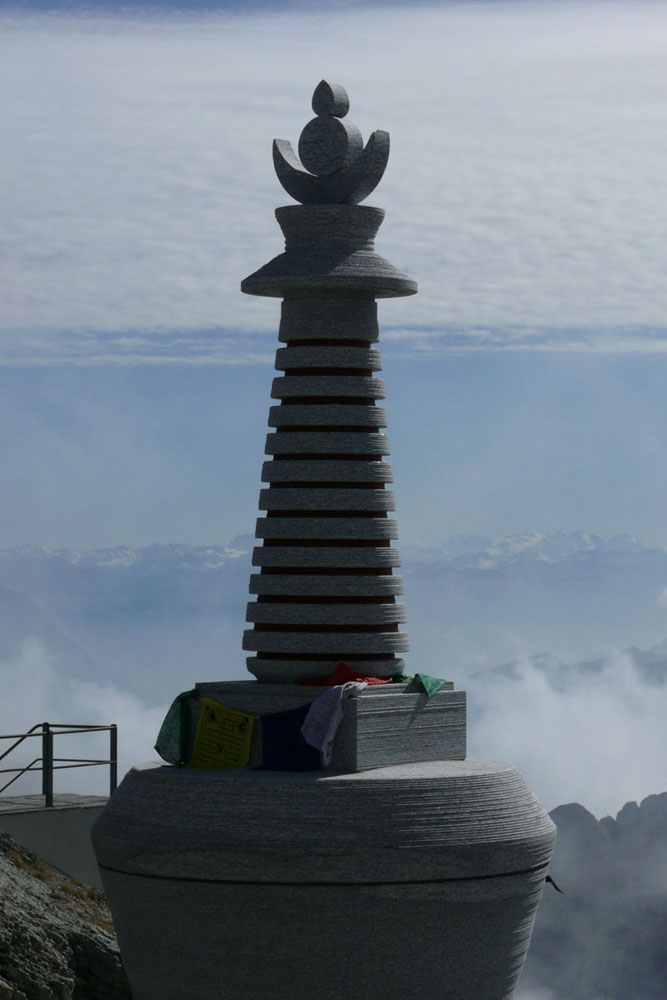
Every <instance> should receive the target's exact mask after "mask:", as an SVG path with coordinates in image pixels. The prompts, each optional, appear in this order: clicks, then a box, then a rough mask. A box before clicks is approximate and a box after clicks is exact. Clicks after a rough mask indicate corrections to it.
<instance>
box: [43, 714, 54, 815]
mask: <svg viewBox="0 0 667 1000" xmlns="http://www.w3.org/2000/svg"><path fill="white" fill-rule="evenodd" d="M42 795H43V796H44V798H45V800H46V801H45V805H46V806H47V807H50V806H52V805H53V731H52V729H51V726H50V725H49V723H48V722H43V723H42Z"/></svg>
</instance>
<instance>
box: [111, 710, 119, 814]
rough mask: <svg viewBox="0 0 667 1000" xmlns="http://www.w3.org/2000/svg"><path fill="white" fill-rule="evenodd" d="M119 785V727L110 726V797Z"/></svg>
mask: <svg viewBox="0 0 667 1000" xmlns="http://www.w3.org/2000/svg"><path fill="white" fill-rule="evenodd" d="M117 784H118V726H116V725H115V724H114V725H112V726H109V797H111V796H112V795H113V793H114V792H115V791H116V785H117Z"/></svg>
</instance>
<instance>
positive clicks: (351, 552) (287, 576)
mask: <svg viewBox="0 0 667 1000" xmlns="http://www.w3.org/2000/svg"><path fill="white" fill-rule="evenodd" d="M276 214H277V216H278V220H279V222H280V224H281V225H282V226H283V229H284V230H285V233H286V237H287V246H286V253H285V254H283V255H282V257H279V258H276V260H275V261H272V262H271V263H270V264H268V265H267V266H266V268H263V269H262V270H261V271H259V272H257V274H255V275H252V276H251V277H250V278H248V279H246V281H245V282H244V283H243V286H242V287H243V289H244V291H249V292H252V293H254V294H264V295H266V294H274V295H276V294H279V295H284V296H285V299H284V302H283V305H282V317H281V323H280V333H279V339H280V341H281V342H283V343H284V344H286V346H285V347H281V348H279V349H278V351H277V354H276V369H277V370H278V371H279V372H280V373H281V374H280V375H279V377H278V378H276V379H275V380H274V383H273V390H272V396H273V398H274V399H277V400H280V403H279V405H276V406H272V407H271V410H270V413H269V426H270V427H272V428H274V430H272V431H271V432H270V433H269V435H268V436H267V439H266V454H267V455H268V456H269V458H268V460H267V461H266V462H265V463H264V466H263V470H262V479H263V480H264V482H265V483H268V487H267V488H266V489H262V491H261V492H260V498H259V508H260V510H263V511H265V512H266V513H265V516H263V517H260V518H259V519H258V521H257V531H256V534H257V539H258V541H259V542H261V545H258V547H257V548H256V549H255V550H254V553H253V564H254V565H255V566H256V567H258V568H259V572H258V573H254V574H253V575H252V576H251V578H250V592H251V593H252V594H255V595H257V599H256V601H253V602H251V603H250V604H249V605H248V611H247V620H248V621H249V622H251V623H252V625H253V627H252V629H249V630H247V631H246V632H245V634H244V640H243V647H244V649H246V650H251V651H253V652H254V653H255V655H254V656H251V657H248V661H247V663H248V669H249V670H250V671H251V672H252V673H253V674H255V676H256V677H257V679H258V680H261V681H268V682H272V681H283V682H290V681H294V680H295V679H297V678H300V677H316V676H327V675H328V674H330V673H331V672H332V670H333V669H334V668H335V666H336V663H337V662H338V661H339V660H345V661H346V662H348V663H350V664H353V665H355V666H357V667H358V668H359V669H360V670H363V671H364V672H365V673H370V674H373V675H374V676H378V677H389V676H391V675H392V674H396V673H400V672H401V671H402V670H403V668H404V661H403V659H402V657H401V654H402V653H404V652H405V651H406V650H407V649H408V636H407V633H406V632H404V631H401V629H400V626H401V624H402V623H403V622H404V621H405V608H404V606H403V604H400V603H398V602H397V601H396V597H397V596H398V595H400V594H402V593H403V581H402V578H401V577H400V576H397V575H395V574H394V572H393V570H394V568H396V567H398V566H399V565H400V554H399V551H398V549H397V548H396V547H395V546H394V545H392V540H394V539H396V538H397V537H398V526H397V523H396V521H395V520H394V519H393V518H392V517H391V516H390V515H391V512H393V510H394V494H393V491H392V490H391V489H390V488H389V487H388V484H391V482H392V480H393V475H392V469H391V465H390V463H389V462H388V461H387V458H388V455H389V439H388V437H387V435H386V434H385V433H383V429H384V428H385V427H386V425H387V418H386V412H385V410H384V408H383V407H382V406H378V405H377V401H378V400H381V399H383V398H384V394H385V393H384V383H383V381H382V379H381V378H378V377H377V375H376V373H377V372H378V371H380V370H381V368H382V360H381V355H380V351H379V350H378V349H377V348H376V347H374V346H373V345H374V344H375V343H376V342H377V340H378V324H377V305H376V302H375V295H385V296H386V295H401V294H411V293H412V292H414V291H415V288H416V286H415V285H414V283H413V282H411V281H410V280H409V279H408V278H405V276H403V275H401V274H400V273H399V272H397V271H396V270H395V269H394V268H393V267H391V265H389V264H388V263H387V262H386V261H384V260H383V259H382V258H381V257H378V256H377V255H376V254H375V253H374V252H373V244H372V237H373V236H374V235H375V231H376V229H377V227H378V226H379V224H380V222H381V221H382V215H383V213H381V211H380V210H378V209H373V208H366V207H364V208H362V207H359V206H348V205H340V206H298V207H297V206H294V207H291V208H288V209H279V210H278V212H277V213H276ZM304 216H305V217H304ZM313 228H315V229H316V230H317V229H319V230H320V234H321V237H322V238H321V241H320V242H319V243H314V242H313ZM304 237H307V242H306V241H305V239H304ZM304 285H305V287H304ZM295 286H296V287H295ZM334 289H335V292H334ZM334 294H335V296H336V297H335V298H334V297H333V295H334Z"/></svg>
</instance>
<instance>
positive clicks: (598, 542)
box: [403, 531, 646, 569]
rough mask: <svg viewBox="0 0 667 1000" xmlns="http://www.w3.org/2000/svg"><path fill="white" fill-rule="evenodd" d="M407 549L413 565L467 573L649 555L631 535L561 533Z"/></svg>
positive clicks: (455, 539)
mask: <svg viewBox="0 0 667 1000" xmlns="http://www.w3.org/2000/svg"><path fill="white" fill-rule="evenodd" d="M403 548H404V551H405V555H406V556H407V557H408V558H409V559H410V560H411V561H414V562H429V563H433V562H435V563H444V564H447V565H454V566H458V567H459V568H466V569H497V568H499V567H500V566H509V565H513V564H519V565H523V564H526V563H531V562H538V563H562V562H567V561H569V560H573V559H574V560H577V559H581V558H584V559H585V558H587V557H589V556H590V554H591V553H625V554H627V553H630V552H644V551H646V550H645V548H644V546H643V545H642V543H641V542H640V541H639V540H638V539H637V538H636V537H635V536H634V535H631V534H628V533H624V534H619V535H614V537H613V538H610V539H609V541H607V542H605V541H604V540H603V539H602V538H600V536H599V535H593V534H588V533H586V532H583V531H557V532H555V533H554V534H552V535H544V534H542V533H541V532H538V531H535V532H532V533H528V534H525V535H508V536H507V537H505V538H495V539H494V538H489V537H487V536H486V535H453V536H452V537H451V538H449V539H447V541H445V542H442V543H441V544H440V545H436V546H427V545H408V546H404V547H403Z"/></svg>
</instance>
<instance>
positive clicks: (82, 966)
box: [0, 833, 132, 1000]
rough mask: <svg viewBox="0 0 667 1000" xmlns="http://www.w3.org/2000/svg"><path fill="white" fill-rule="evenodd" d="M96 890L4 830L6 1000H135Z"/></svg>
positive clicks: (2, 962)
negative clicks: (54, 865)
mask: <svg viewBox="0 0 667 1000" xmlns="http://www.w3.org/2000/svg"><path fill="white" fill-rule="evenodd" d="M131 998H132V994H131V992H130V987H129V985H128V982H127V979H126V977H125V972H124V970H123V967H122V964H121V960H120V954H119V951H118V945H117V943H116V937H115V934H114V929H113V924H112V922H111V914H110V912H109V909H108V907H107V905H106V902H105V899H104V896H103V894H102V893H101V892H99V891H98V890H97V889H94V888H93V887H92V886H89V885H86V884H85V883H84V882H80V881H78V880H77V879H71V878H68V876H66V875H64V874H63V873H62V872H59V871H58V870H57V869H55V868H52V867H51V866H50V865H47V864H46V862H44V861H42V860H41V858H38V857H37V855H35V854H33V853H32V852H31V851H28V850H26V849H25V848H24V847H22V846H21V845H20V844H17V843H16V841H14V840H12V838H11V837H9V836H7V834H4V833H0V1000H131Z"/></svg>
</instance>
